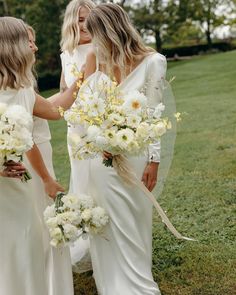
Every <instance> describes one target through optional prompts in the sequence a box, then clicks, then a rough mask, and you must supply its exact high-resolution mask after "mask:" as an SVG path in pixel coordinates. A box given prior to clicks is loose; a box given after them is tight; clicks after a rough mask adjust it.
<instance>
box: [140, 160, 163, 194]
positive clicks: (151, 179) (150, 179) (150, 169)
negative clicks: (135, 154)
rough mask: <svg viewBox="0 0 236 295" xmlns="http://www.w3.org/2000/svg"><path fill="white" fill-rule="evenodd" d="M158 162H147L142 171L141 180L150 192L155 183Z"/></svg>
mask: <svg viewBox="0 0 236 295" xmlns="http://www.w3.org/2000/svg"><path fill="white" fill-rule="evenodd" d="M158 167H159V163H155V162H151V163H148V164H147V166H146V168H145V169H144V172H143V177H142V182H143V184H144V185H145V186H146V188H147V189H148V190H149V191H150V192H151V191H152V190H153V189H154V187H155V185H156V183H157V172H158Z"/></svg>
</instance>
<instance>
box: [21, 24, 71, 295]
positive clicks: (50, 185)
mask: <svg viewBox="0 0 236 295" xmlns="http://www.w3.org/2000/svg"><path fill="white" fill-rule="evenodd" d="M28 35H29V41H30V47H31V49H32V52H33V53H34V54H35V52H36V51H38V48H37V46H36V44H35V39H36V36H35V31H34V29H33V28H32V27H31V26H29V25H28ZM54 99H55V98H54ZM49 100H50V99H49ZM33 123H34V124H33V139H34V143H35V147H34V148H33V149H31V150H30V151H29V152H27V157H28V159H29V161H30V165H29V172H30V174H31V176H32V180H31V181H32V183H33V186H34V189H35V190H34V194H35V196H36V195H37V196H36V197H35V200H36V205H37V210H38V214H39V216H40V218H41V222H42V224H44V216H43V213H44V210H45V209H46V207H47V206H48V205H50V204H52V202H53V200H52V198H55V196H56V193H57V192H58V191H62V190H64V189H63V188H62V187H61V186H60V185H59V184H58V183H57V182H56V176H55V173H54V169H53V159H52V153H53V151H52V146H51V142H50V141H51V133H50V129H49V126H48V122H47V120H45V119H41V118H39V117H36V116H34V118H33ZM42 231H43V237H44V249H45V250H44V251H45V263H46V268H45V272H46V276H47V278H48V295H64V294H67V295H72V294H73V293H74V292H73V279H72V269H71V259H70V251H69V248H67V247H66V248H63V249H56V248H54V247H52V246H51V245H50V237H49V232H48V228H47V227H46V225H44V226H43V227H42Z"/></svg>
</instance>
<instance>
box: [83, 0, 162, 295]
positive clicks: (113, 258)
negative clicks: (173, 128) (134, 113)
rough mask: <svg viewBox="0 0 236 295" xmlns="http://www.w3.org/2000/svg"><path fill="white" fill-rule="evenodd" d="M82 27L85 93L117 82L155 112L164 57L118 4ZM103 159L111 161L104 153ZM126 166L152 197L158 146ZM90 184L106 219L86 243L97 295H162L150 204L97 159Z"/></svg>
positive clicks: (104, 7) (95, 12) (101, 7)
mask: <svg viewBox="0 0 236 295" xmlns="http://www.w3.org/2000/svg"><path fill="white" fill-rule="evenodd" d="M86 27H87V30H88V31H89V33H90V34H91V37H92V42H94V44H96V50H95V52H92V53H90V54H89V56H88V58H87V63H86V68H85V79H87V83H86V84H85V86H83V87H92V89H93V87H96V85H98V84H99V83H100V82H101V83H102V81H111V79H113V77H115V79H116V81H117V83H118V87H119V89H120V90H121V91H122V92H123V93H125V92H127V91H130V90H139V91H141V92H144V93H145V95H146V96H147V98H148V105H149V107H150V108H154V107H155V106H156V105H157V104H158V103H159V102H160V101H161V99H162V92H161V88H160V87H159V86H160V85H161V84H162V81H163V79H164V78H165V74H166V59H165V57H164V56H163V55H161V54H159V53H157V52H155V51H154V50H153V49H151V48H147V47H146V46H145V45H144V43H143V41H142V39H141V37H140V36H139V34H138V33H137V31H136V30H135V29H134V27H133V26H132V24H131V22H130V20H129V17H128V15H127V13H126V12H125V11H124V10H123V9H122V8H121V7H120V6H118V5H116V4H100V5H98V6H97V7H96V8H94V9H92V11H91V12H90V14H89V16H88V18H87V21H86ZM78 97H79V96H78ZM78 99H79V98H78ZM104 156H105V158H109V157H111V156H112V155H110V154H108V153H106V152H105V153H104ZM128 160H129V162H130V164H131V165H132V167H133V168H134V170H135V172H136V175H137V176H138V177H139V178H140V180H142V181H143V183H144V185H145V186H146V187H147V188H148V189H149V190H150V191H152V190H153V188H154V186H155V184H156V181H157V170H158V165H159V163H158V162H159V160H160V144H159V142H157V143H156V144H153V145H150V146H149V149H148V150H147V153H146V154H145V155H140V156H138V157H129V158H128ZM89 180H90V184H91V185H90V194H91V195H92V196H93V198H94V199H95V202H96V203H97V204H98V205H99V206H102V207H103V208H105V209H106V210H107V212H108V214H109V216H110V223H109V225H108V226H107V229H106V231H105V232H104V237H106V239H104V237H101V236H92V237H91V239H90V247H91V248H90V250H91V257H92V265H93V269H94V278H95V281H96V285H97V288H98V292H99V294H101V295H111V294H112V295H120V294H125V295H160V291H159V288H158V285H157V284H156V283H155V282H154V280H153V276H152V271H151V265H152V204H151V202H150V201H149V200H148V198H147V197H146V196H145V195H144V193H143V192H142V191H141V190H140V189H139V188H138V187H135V186H129V185H126V184H125V183H124V181H123V180H122V179H121V178H120V177H119V176H118V174H117V172H116V171H115V170H114V168H112V167H109V168H107V167H105V166H104V165H103V164H102V158H100V157H97V158H95V159H93V160H90V171H89Z"/></svg>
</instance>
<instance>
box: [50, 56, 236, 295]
mask: <svg viewBox="0 0 236 295" xmlns="http://www.w3.org/2000/svg"><path fill="white" fill-rule="evenodd" d="M168 76H169V77H171V76H176V80H175V82H174V83H173V89H174V93H175V96H176V103H177V109H178V111H180V112H186V113H187V115H186V116H184V119H183V121H182V122H181V123H180V124H179V127H178V136H177V141H176V146H175V155H174V160H173V163H172V167H171V170H170V173H169V176H168V180H167V182H166V185H165V189H164V192H163V193H162V195H161V197H160V198H159V201H160V203H161V205H162V206H163V208H164V209H165V210H166V211H167V213H168V216H169V217H170V219H171V221H172V222H173V224H174V225H175V226H176V227H177V228H178V230H179V231H180V232H181V233H182V234H184V235H186V236H190V237H195V238H197V239H198V242H187V241H179V240H176V239H175V238H174V237H173V236H172V235H171V234H170V233H169V232H168V231H167V230H166V229H165V228H164V226H163V224H162V223H161V222H160V219H159V217H158V216H157V214H154V225H153V275H154V278H155V280H156V281H157V282H158V284H159V286H160V289H161V292H162V294H163V295H233V294H236V241H235V240H236V239H235V238H236V180H235V179H236V136H235V134H236V133H235V131H236V81H235V77H236V51H232V52H227V53H222V54H216V55H208V56H202V57H197V58H194V59H192V60H188V61H183V62H175V63H171V64H170V66H169V71H168ZM50 126H51V131H52V137H53V140H52V144H53V149H54V164H55V170H56V174H57V176H58V178H59V179H60V180H61V182H62V183H63V184H64V185H65V186H66V187H67V186H68V179H69V161H68V156H67V149H66V127H65V123H64V122H63V121H60V122H55V123H54V122H53V123H51V124H50ZM75 286H76V293H75V294H76V295H95V294H96V291H95V286H94V283H93V280H92V277H91V274H90V273H88V274H84V275H80V276H78V275H76V276H75ZM109 295H112V294H109ZM121 295H125V294H121Z"/></svg>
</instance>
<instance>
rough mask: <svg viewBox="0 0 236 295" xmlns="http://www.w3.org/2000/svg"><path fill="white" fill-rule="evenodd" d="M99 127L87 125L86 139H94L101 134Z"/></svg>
mask: <svg viewBox="0 0 236 295" xmlns="http://www.w3.org/2000/svg"><path fill="white" fill-rule="evenodd" d="M101 132H102V131H101V129H100V128H99V127H97V126H95V125H92V126H89V127H88V130H87V140H88V141H94V140H95V139H96V137H97V136H99V135H100V134H101Z"/></svg>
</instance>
